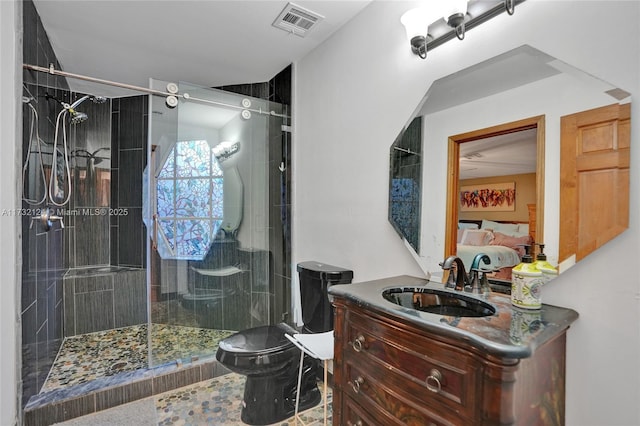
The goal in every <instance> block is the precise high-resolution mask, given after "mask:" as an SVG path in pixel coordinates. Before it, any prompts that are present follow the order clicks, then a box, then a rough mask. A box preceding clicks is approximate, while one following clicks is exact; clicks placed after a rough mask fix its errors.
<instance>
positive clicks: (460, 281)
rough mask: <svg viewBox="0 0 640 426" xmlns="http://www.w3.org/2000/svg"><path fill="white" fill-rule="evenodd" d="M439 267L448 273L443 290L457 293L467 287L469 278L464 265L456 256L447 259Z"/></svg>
mask: <svg viewBox="0 0 640 426" xmlns="http://www.w3.org/2000/svg"><path fill="white" fill-rule="evenodd" d="M440 266H441V267H442V269H443V270H445V271H449V277H448V278H447V283H446V284H445V285H444V287H445V288H452V289H454V290H457V291H462V290H463V289H464V288H465V287H466V286H468V285H469V277H468V276H467V271H465V269H464V263H463V262H462V259H460V258H459V257H458V256H449V257H447V258H446V259H445V260H444V262H442V263H441V264H440ZM454 270H455V273H456V276H455V278H454V276H453V271H454Z"/></svg>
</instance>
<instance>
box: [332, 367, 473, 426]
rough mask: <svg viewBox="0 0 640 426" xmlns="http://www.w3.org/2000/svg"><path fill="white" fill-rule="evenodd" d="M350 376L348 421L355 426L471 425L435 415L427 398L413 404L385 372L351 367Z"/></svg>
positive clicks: (453, 416) (417, 397)
mask: <svg viewBox="0 0 640 426" xmlns="http://www.w3.org/2000/svg"><path fill="white" fill-rule="evenodd" d="M360 367H362V368H360ZM346 373H347V374H346V377H345V378H346V379H347V384H346V386H345V389H344V393H345V398H344V401H345V404H344V405H345V414H344V419H346V420H348V421H350V422H351V424H353V425H359V424H362V425H368V424H371V425H407V426H424V425H428V426H453V425H461V424H468V423H469V420H465V419H463V418H462V417H459V416H456V414H455V413H443V415H438V414H436V413H435V412H433V411H431V410H430V407H429V404H428V403H427V401H426V400H427V399H428V398H427V397H428V396H427V395H422V396H421V395H412V397H413V400H411V399H409V398H407V395H406V394H404V393H403V392H397V390H399V389H401V386H400V387H398V386H399V385H398V383H394V380H390V377H389V375H388V374H385V371H383V370H379V369H378V370H377V371H376V370H372V369H371V368H370V367H369V366H366V365H354V364H351V363H347V364H346ZM362 407H366V409H363V408H362ZM444 416H446V418H447V420H445V419H444ZM371 419H375V420H371ZM358 421H360V422H361V423H358ZM343 423H345V424H349V423H347V422H346V421H343Z"/></svg>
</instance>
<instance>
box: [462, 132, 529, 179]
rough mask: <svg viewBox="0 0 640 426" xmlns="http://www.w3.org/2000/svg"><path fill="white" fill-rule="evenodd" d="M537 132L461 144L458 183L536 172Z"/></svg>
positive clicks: (517, 133) (513, 134)
mask: <svg viewBox="0 0 640 426" xmlns="http://www.w3.org/2000/svg"><path fill="white" fill-rule="evenodd" d="M537 146H538V145H537V130H536V129H529V130H522V131H519V132H514V133H509V134H506V135H500V136H494V137H490V138H485V139H479V140H475V141H471V142H465V143H463V144H460V179H473V178H482V177H489V176H506V175H518V174H525V173H535V172H536V164H537V162H536V158H537Z"/></svg>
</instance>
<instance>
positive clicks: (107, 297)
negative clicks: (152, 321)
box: [63, 267, 147, 337]
mask: <svg viewBox="0 0 640 426" xmlns="http://www.w3.org/2000/svg"><path fill="white" fill-rule="evenodd" d="M104 269H106V270H104V271H103V270H102V268H89V269H81V270H78V271H69V273H67V274H66V275H65V277H64V279H63V281H64V335H65V337H68V336H75V335H76V334H84V333H93V332H96V331H102V330H111V329H113V328H120V327H127V326H131V325H137V324H144V323H146V322H147V309H146V306H147V305H146V301H147V286H146V274H145V270H144V269H139V268H119V267H108V268H104Z"/></svg>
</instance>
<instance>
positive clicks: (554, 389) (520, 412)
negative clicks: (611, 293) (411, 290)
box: [333, 297, 566, 426]
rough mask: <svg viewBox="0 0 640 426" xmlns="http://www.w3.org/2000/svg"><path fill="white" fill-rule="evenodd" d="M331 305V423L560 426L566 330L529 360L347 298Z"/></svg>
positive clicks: (540, 348)
mask: <svg viewBox="0 0 640 426" xmlns="http://www.w3.org/2000/svg"><path fill="white" fill-rule="evenodd" d="M333 304H334V306H335V308H336V311H335V312H336V317H335V342H336V343H335V353H334V389H333V391H334V393H333V424H334V425H338V426H351V425H358V426H360V425H511V424H514V425H515V424H517V425H536V426H537V425H561V424H564V392H565V386H564V376H565V335H566V330H565V331H563V332H562V333H559V334H558V335H557V336H555V337H554V338H553V339H551V340H548V341H546V342H545V343H544V344H543V345H542V346H540V347H538V348H536V350H535V351H534V352H533V355H532V356H531V357H529V358H524V359H517V358H506V357H500V356H496V355H491V354H488V353H486V351H483V350H481V349H480V348H478V347H477V346H476V345H472V344H470V343H469V341H468V339H467V341H465V339H463V338H456V336H451V335H447V334H446V333H442V334H440V333H438V332H437V330H435V331H434V330H427V329H425V328H424V327H420V326H417V325H416V324H413V323H411V322H410V321H405V320H403V319H400V318H398V317H394V316H392V315H389V314H387V313H384V312H382V311H377V310H375V309H371V308H370V307H368V308H366V309H365V308H363V307H361V306H360V305H358V304H356V303H353V302H351V301H349V300H346V299H344V298H340V297H335V298H334V300H333ZM443 318H446V317H443ZM449 318H450V317H449Z"/></svg>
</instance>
